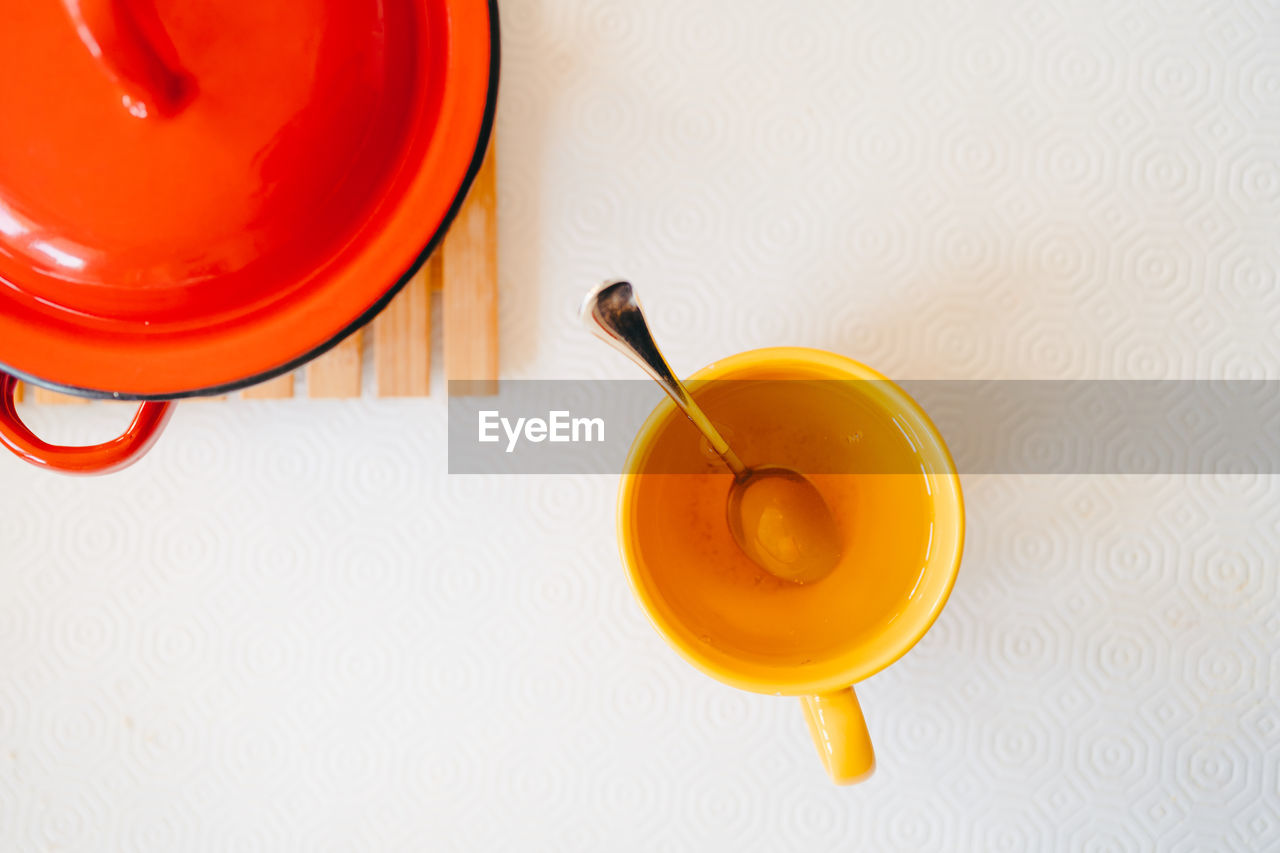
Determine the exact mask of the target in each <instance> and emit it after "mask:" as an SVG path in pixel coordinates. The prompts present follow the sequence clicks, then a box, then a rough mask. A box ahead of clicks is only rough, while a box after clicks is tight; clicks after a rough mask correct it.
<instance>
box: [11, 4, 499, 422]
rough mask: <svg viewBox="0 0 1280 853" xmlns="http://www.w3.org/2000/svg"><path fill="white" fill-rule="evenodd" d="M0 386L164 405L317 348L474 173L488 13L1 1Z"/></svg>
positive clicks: (489, 85)
mask: <svg viewBox="0 0 1280 853" xmlns="http://www.w3.org/2000/svg"><path fill="white" fill-rule="evenodd" d="M0 20H3V21H4V26H3V27H0V116H2V120H0V126H2V127H3V131H0V365H2V366H3V368H4V369H9V370H12V371H13V372H15V373H17V374H19V375H25V376H27V377H29V378H33V379H36V380H37V381H42V382H45V383H47V384H53V385H58V386H62V387H67V388H73V389H80V390H82V391H89V392H96V393H116V394H120V395H123V396H152V397H163V396H179V395H183V394H187V393H196V392H200V391H214V390H221V389H225V388H226V387H228V386H234V385H241V384H248V383H249V382H252V381H256V380H258V379H262V378H266V377H267V376H269V375H271V374H273V373H276V372H280V371H282V370H284V369H287V368H289V367H291V366H295V365H296V364H297V363H300V362H301V361H303V360H305V359H307V358H309V357H311V356H313V355H315V354H317V353H318V352H319V351H322V350H323V349H325V348H326V347H327V346H330V345H332V344H333V343H336V342H337V341H338V340H340V339H341V338H342V337H343V336H344V335H345V334H347V333H349V332H350V331H352V330H354V329H355V328H357V327H358V326H359V325H360V324H361V323H363V322H364V321H365V320H367V319H368V318H369V316H371V315H372V312H374V311H376V310H377V309H378V308H380V307H381V306H382V305H383V304H385V302H386V300H388V299H389V298H390V296H391V295H392V294H393V293H394V291H395V289H397V285H398V284H399V283H402V282H403V280H404V279H405V278H407V277H408V275H409V274H410V273H411V271H412V269H413V268H414V267H416V266H417V264H418V263H420V262H421V260H422V259H423V258H424V257H425V252H426V249H427V247H428V243H429V242H433V241H434V239H435V238H436V237H438V235H439V233H440V232H441V231H442V230H443V227H444V226H445V224H447V220H448V219H449V218H451V216H452V213H453V212H454V211H455V210H456V206H457V203H458V202H459V201H460V196H461V194H462V193H463V192H464V191H465V187H466V185H467V184H469V182H470V178H471V176H472V175H473V174H474V171H475V169H476V168H477V167H478V165H479V159H480V157H479V155H480V154H482V153H483V147H484V143H485V142H486V141H487V137H488V131H489V124H490V122H491V119H492V108H493V96H494V90H495V88H496V64H497V55H496V34H495V32H494V30H495V28H496V23H497V22H496V19H495V17H494V11H493V8H492V5H491V3H490V2H486V0H253V2H244V0H199V1H198V2H192V0H0Z"/></svg>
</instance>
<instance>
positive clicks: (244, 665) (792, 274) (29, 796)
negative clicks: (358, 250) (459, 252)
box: [0, 0, 1280, 853]
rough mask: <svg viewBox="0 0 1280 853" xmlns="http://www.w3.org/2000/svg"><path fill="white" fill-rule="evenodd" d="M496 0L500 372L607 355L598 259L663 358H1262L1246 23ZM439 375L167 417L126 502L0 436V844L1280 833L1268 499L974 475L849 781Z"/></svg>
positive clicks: (877, 8) (1276, 10)
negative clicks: (418, 384) (477, 449)
mask: <svg viewBox="0 0 1280 853" xmlns="http://www.w3.org/2000/svg"><path fill="white" fill-rule="evenodd" d="M502 11H503V14H504V19H503V22H502V30H503V39H504V45H503V47H504V54H503V80H502V95H501V106H500V109H499V119H498V126H499V134H500V135H499V137H498V151H499V155H500V164H501V165H500V188H499V195H500V206H501V223H500V224H501V228H502V248H501V264H502V288H503V289H502V307H501V312H502V345H503V352H502V356H503V364H504V375H507V376H512V377H546V378H580V377H587V376H614V377H632V376H634V375H635V373H634V370H633V369H632V368H630V367H628V365H627V364H626V363H624V362H623V360H622V359H621V358H619V357H617V356H616V355H614V354H612V353H610V352H608V351H607V350H605V349H604V348H603V347H602V346H601V345H600V344H599V343H598V342H595V341H594V340H592V339H589V338H588V337H587V336H586V335H585V334H584V333H583V332H581V331H580V330H579V328H578V326H577V324H576V322H575V319H574V317H575V309H576V306H577V303H578V300H579V298H580V297H581V295H582V293H583V292H584V291H585V290H586V289H587V288H588V287H589V286H590V285H591V284H593V283H595V282H596V281H598V280H600V279H601V278H604V277H608V276H614V275H625V276H629V277H631V278H632V280H633V281H635V282H636V283H637V285H638V286H640V287H641V288H643V290H642V292H643V293H644V295H645V297H646V300H647V304H648V307H649V310H650V314H651V319H652V320H653V322H654V323H655V325H656V326H657V329H658V332H659V334H660V336H661V339H662V342H663V343H664V344H665V346H666V347H667V350H668V354H669V357H670V359H671V361H672V362H673V363H674V364H675V365H676V366H677V367H678V369H680V370H682V371H686V372H687V371H692V370H693V369H694V368H696V367H698V366H701V365H702V364H705V363H707V362H709V361H712V360H714V359H715V358H717V357H718V356H721V355H724V354H726V353H731V352H735V351H738V350H742V349H746V348H750V347H756V346H763V345H773V344H802V345H808V346H816V347H825V348H829V349H833V350H836V351H838V352H843V353H847V354H850V355H853V356H855V357H857V358H859V359H861V360H864V361H866V362H867V363H869V364H871V365H873V366H876V367H878V368H880V369H881V370H883V371H885V372H887V373H889V374H890V375H892V376H895V377H899V378H924V377H931V378H960V377H983V378H992V377H1049V378H1066V377H1070V378H1094V377H1097V378H1110V377H1237V376H1251V377H1269V378H1280V336H1277V334H1276V329H1277V328H1278V327H1280V286H1278V284H1280V283H1278V282H1277V269H1278V268H1280V141H1278V140H1280V5H1277V4H1276V3H1275V2H1274V0H1271V2H1267V0H1253V1H1252V2H1228V0H1208V1H1207V2H1194V0H1186V2H1183V0H1165V2H1155V0H1144V2H1131V0H1116V1H1115V2H1079V3H1072V2H1026V3H1016V2H996V0H970V2H936V0H928V2H903V0H892V2H847V0H828V1H827V2H819V0H797V2H788V3H782V2H766V0H699V2H679V0H625V2H604V0H509V1H508V2H504V3H503V7H502ZM438 379H439V377H438V376H437V380H438ZM435 387H436V389H437V392H438V395H437V396H436V397H433V398H431V399H428V400H423V401H401V402H383V401H377V400H374V399H365V400H362V401H354V402H341V403H327V402H306V401H296V402H294V401H290V402H281V403H244V402H238V401H236V402H230V403H221V404H213V403H193V404H187V405H182V406H180V407H179V410H178V414H177V416H176V417H175V419H174V422H173V425H172V427H171V429H170V430H169V433H168V434H167V435H166V436H165V437H164V440H163V441H162V442H161V443H160V445H159V446H158V447H157V449H156V450H155V451H154V452H153V453H152V454H151V456H150V457H149V458H147V459H146V460H145V461H144V462H143V463H142V464H140V465H138V466H137V467H136V468H134V469H131V470H129V471H127V472H125V473H123V474H121V475H118V476H114V477H109V478H105V479H94V480H76V479H62V478H56V477H52V476H49V475H46V474H43V473H40V472H38V471H35V470H34V469H31V468H28V467H26V466H24V465H22V464H20V463H18V462H16V461H14V460H12V459H10V458H9V457H8V456H6V455H4V454H0V483H2V488H0V849H3V850H6V851H9V850H12V851H46V850H57V851H116V850H119V851H164V853H171V851H177V850H182V851H204V850H210V851H212V850H228V851H233V850H234V851H280V850H298V851H303V850H306V851H314V850H334V851H337V850H342V851H348V850H378V851H381V850H427V849H431V850H450V849H455V850H556V851H561V850H592V851H595V850H636V851H652V850H720V849H723V850H761V851H777V850H877V851H888V850H961V849H972V850H992V851H1001V850H1008V851H1014V850H1024V849H1030V850H1036V849H1040V850H1049V849H1052V850H1089V851H1129V850H1151V849H1161V850H1165V849H1167V850H1177V851H1191V850H1224V849H1239V850H1263V849H1273V850H1274V849H1276V848H1275V845H1276V844H1277V843H1280V841H1278V840H1277V839H1280V707H1278V706H1280V702H1278V700H1280V686H1277V679H1278V676H1280V604H1278V603H1277V573H1278V571H1280V566H1278V565H1277V553H1278V549H1277V545H1278V544H1280V482H1278V479H1277V478H1269V477H1255V476H1238V477H1208V476H1205V477H1194V476H1175V475H1167V476H1150V477H1098V476H1093V477H1086V476H1076V477H996V476H970V477H966V478H965V481H964V486H965V490H966V495H967V498H968V509H969V542H968V547H967V552H966V554H965V560H964V564H963V567H962V570H961V574H960V579H959V582H958V584H957V586H956V588H955V593H954V595H953V596H952V598H951V602H950V604H949V606H948V607H947V609H946V611H945V612H944V613H943V615H942V617H941V619H940V620H939V621H938V623H937V625H936V626H935V627H934V629H933V631H932V632H931V633H930V634H929V635H928V636H927V637H926V638H925V639H924V641H923V642H922V643H921V644H920V645H919V646H918V647H917V648H916V650H915V651H913V652H912V653H911V654H909V655H908V656H907V657H906V658H905V659H903V660H902V661H901V662H899V663H898V664H897V665H895V666H894V667H892V668H891V669H890V670H888V671H886V672H885V673H882V674H881V675H878V676H876V677H874V678H872V679H871V680H870V681H868V682H866V683H865V684H864V685H863V686H862V688H861V690H860V694H861V696H862V700H863V706H864V708H865V709H866V712H867V717H868V720H869V724H870V727H871V731H872V735H873V737H874V739H875V742H876V744H877V747H878V750H879V756H880V769H879V771H878V773H877V775H876V776H875V778H874V779H873V781H871V782H869V783H868V784H866V785H863V786H860V787H856V788H850V789H837V788H834V787H832V786H830V785H829V784H828V782H827V780H826V778H825V776H824V774H823V772H822V770H821V767H820V765H819V763H818V760H817V758H816V756H815V755H814V752H813V748H812V746H811V745H810V743H809V739H808V735H807V733H806V731H805V729H804V725H803V722H802V721H801V716H800V710H799V708H798V705H797V703H796V702H795V701H794V700H787V699H779V698H773V697H766V696H755V695H749V694H744V693H738V692H735V691H733V690H731V689H729V688H727V687H724V686H721V685H719V684H718V683H715V682H713V681H711V680H709V679H707V678H705V677H704V676H702V675H699V674H697V673H696V672H694V671H692V670H690V669H689V668H688V667H687V666H685V665H684V664H683V663H682V662H681V661H679V660H678V659H677V657H676V655H675V654H674V653H673V652H671V651H670V650H668V648H667V647H666V646H665V645H664V644H663V642H662V641H661V639H660V638H659V637H658V636H657V635H656V633H654V631H653V630H652V629H651V628H650V627H649V626H648V624H647V623H646V621H645V618H644V617H643V615H642V614H641V612H640V611H639V609H638V607H637V606H636V605H635V604H634V603H633V601H632V599H631V597H630V595H629V593H628V590H627V586H626V581H625V578H624V575H623V573H622V570H621V567H620V565H619V562H618V558H617V554H616V550H615V544H614V539H613V524H612V518H613V502H614V493H615V488H616V481H615V478H611V477H583V478H577V479H575V478H554V477H548V478H538V477H523V478H505V479H484V478H461V477H449V476H447V474H446V464H445V462H446V459H445V452H446V448H445V406H444V399H443V384H442V383H440V382H439V381H437V384H436V386H435ZM24 413H25V414H26V416H27V417H28V418H29V419H30V420H31V422H32V423H33V425H34V426H36V427H37V428H38V429H39V430H40V431H42V432H43V433H44V434H46V435H48V436H50V437H52V438H55V439H65V440H71V439H92V438H103V437H105V436H107V435H108V434H110V433H111V432H112V431H113V430H115V429H117V428H118V427H119V426H121V425H122V424H123V422H124V421H125V420H126V418H127V412H126V411H125V410H124V409H123V408H122V407H112V406H108V405H105V404H95V405H93V406H90V407H88V408H81V407H75V408H65V409H63V408H60V409H56V410H55V409H44V410H37V409H34V408H31V407H27V408H26V409H25V410H24Z"/></svg>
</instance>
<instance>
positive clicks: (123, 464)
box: [0, 373, 173, 474]
mask: <svg viewBox="0 0 1280 853" xmlns="http://www.w3.org/2000/svg"><path fill="white" fill-rule="evenodd" d="M17 391H18V380H17V379H15V378H14V377H12V376H10V375H9V374H7V373H0V444H2V445H4V446H5V447H7V448H9V449H10V450H11V451H13V452H14V453H15V454H17V455H18V457H19V458H20V459H25V460H26V461H28V462H30V463H31V464H32V465H36V466H38V467H40V468H45V469H47V470H50V471H59V472H62V473H64V474H110V473H111V472H113V471H119V470H120V469H122V468H127V467H129V466H130V465H132V464H133V463H134V462H137V461H138V460H139V459H141V458H142V455H143V454H144V453H146V452H147V451H148V450H150V449H151V445H153V444H155V443H156V439H157V438H159V437H160V431H161V430H162V429H164V425H165V424H166V423H168V422H169V418H170V417H171V416H172V415H173V404H172V403H167V402H166V403H143V404H142V406H141V407H139V408H138V413H137V414H136V415H134V417H133V422H132V423H131V424H129V427H128V429H126V430H125V431H124V434H123V435H121V436H119V437H118V438H113V439H112V440H111V441H108V442H105V443H103V444H93V445H89V446H88V447H66V446H63V445H58V444H49V443H48V442H46V441H44V440H42V439H40V438H39V437H38V436H36V434H35V433H33V432H32V431H31V430H29V429H27V426H26V424H24V423H23V422H22V420H21V419H20V418H19V417H18V406H17V401H16V399H15V398H16V395H17Z"/></svg>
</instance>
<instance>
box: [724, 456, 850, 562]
mask: <svg viewBox="0 0 1280 853" xmlns="http://www.w3.org/2000/svg"><path fill="white" fill-rule="evenodd" d="M725 517H726V519H727V521H728V523H729V532H730V533H732V534H733V540H734V541H735V542H737V543H738V547H739V548H741V549H742V551H743V553H745V554H746V555H747V556H748V557H750V558H751V559H752V560H753V561H754V562H755V563H756V564H757V565H759V566H760V567H761V568H763V569H764V570H765V571H767V572H769V573H770V574H772V575H775V576H776V577H779V578H782V579H783V580H789V581H791V582H793V583H801V584H803V583H813V582H814V581H818V580H822V578H824V577H826V576H827V575H828V574H830V573H831V570H832V569H833V568H835V566H836V563H838V562H839V560H840V531H839V529H838V528H837V527H836V522H835V518H833V517H832V515H831V508H830V507H829V506H828V505H827V502H826V501H825V500H824V499H823V497H822V494H821V493H820V492H819V491H818V489H817V487H816V486H814V484H813V482H812V481H811V480H809V478H808V477H805V476H804V475H803V474H801V473H800V472H799V471H796V470H794V469H792V468H787V467H785V466H782V465H760V466H758V467H755V468H748V469H747V473H746V476H744V477H738V478H735V479H734V482H733V487H732V488H730V489H729V500H728V501H727V503H726V506H725Z"/></svg>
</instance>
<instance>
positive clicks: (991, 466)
mask: <svg viewBox="0 0 1280 853" xmlns="http://www.w3.org/2000/svg"><path fill="white" fill-rule="evenodd" d="M778 381H780V382H785V380H778ZM734 382H735V380H719V381H713V382H711V383H703V384H704V385H711V384H720V383H730V384H732V383H734ZM837 382H838V384H840V385H843V386H846V388H845V390H851V391H853V392H855V393H858V392H860V390H866V389H859V388H858V386H859V384H863V383H862V381H861V380H841V381H837V380H823V384H836V383H837ZM739 384H745V383H739ZM897 384H898V386H899V387H900V388H902V389H903V390H904V391H906V393H907V394H908V395H910V396H911V397H912V398H913V399H914V400H915V401H916V402H917V403H918V404H919V405H920V406H921V407H922V408H923V409H924V411H925V412H927V413H928V415H929V417H930V418H931V419H932V421H933V423H934V424H935V426H936V427H937V429H938V431H939V432H940V433H941V435H942V437H943V438H944V439H945V441H946V443H947V445H948V447H949V448H950V449H951V454H952V456H953V457H954V459H955V462H956V468H957V469H958V470H959V471H960V473H962V474H966V473H972V474H978V473H983V474H1161V473H1187V474H1222V473H1239V474H1275V473H1280V380H955V381H951V380H946V381H944V380H915V381H902V382H898V383H897ZM449 386H450V387H449V472H450V473H453V474H618V473H620V472H621V471H622V470H623V465H624V462H625V460H626V458H627V454H628V451H629V450H630V447H631V443H632V441H633V440H634V438H635V436H636V433H637V432H638V431H639V429H640V427H641V425H642V424H643V423H644V421H645V419H646V418H647V417H648V416H649V413H650V412H651V411H652V410H653V408H654V407H655V406H656V405H657V404H658V403H659V402H660V401H661V400H662V399H663V394H662V391H661V389H659V388H658V387H657V385H655V384H654V383H653V382H651V381H648V380H634V381H633V380H523V381H516V380H504V381H503V382H501V383H500V384H499V387H498V393H497V394H496V395H492V396H469V394H470V393H471V392H473V391H474V390H475V388H474V387H472V386H470V385H468V384H467V383H457V382H450V383H449ZM695 387H696V386H695ZM489 390H491V389H489ZM705 390H706V389H699V390H696V391H695V394H697V395H699V396H701V395H703V394H704V393H705ZM709 414H710V415H711V417H712V420H713V421H715V420H717V418H716V412H715V411H710V412H709ZM770 416H771V417H775V418H776V417H777V416H778V413H776V412H773V413H770ZM830 421H831V422H830V423H825V424H823V425H822V428H824V429H826V428H831V429H835V430H838V431H844V432H848V434H849V435H850V436H854V435H860V430H862V429H863V424H861V423H858V422H856V421H857V418H856V417H854V416H852V415H850V413H849V412H848V411H846V410H843V409H841V410H839V411H833V412H832V415H831V419H830ZM689 428H690V429H692V427H689ZM735 429H750V426H749V425H744V424H733V425H729V431H730V432H733V431H734V430H735ZM851 440H852V439H851ZM895 460H896V457H892V456H885V455H878V454H875V453H871V452H868V453H867V454H864V456H863V457H861V458H856V459H855V460H854V463H853V465H852V467H851V466H850V464H849V460H848V459H847V458H843V459H841V460H840V461H839V463H838V464H837V463H834V462H832V463H827V462H824V460H823V459H822V458H819V459H816V460H813V459H811V460H810V461H809V462H808V463H807V464H806V466H805V467H806V470H805V473H859V472H861V473H912V472H913V470H916V469H910V468H908V467H906V463H903V462H902V461H900V460H896V461H895ZM747 462H748V464H758V463H753V462H752V461H751V460H747ZM896 468H902V470H895V469H896ZM702 470H705V468H704V467H694V466H686V465H684V464H681V463H669V464H667V465H666V467H665V468H664V469H663V470H662V471H661V472H660V473H698V472H699V471H702Z"/></svg>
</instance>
